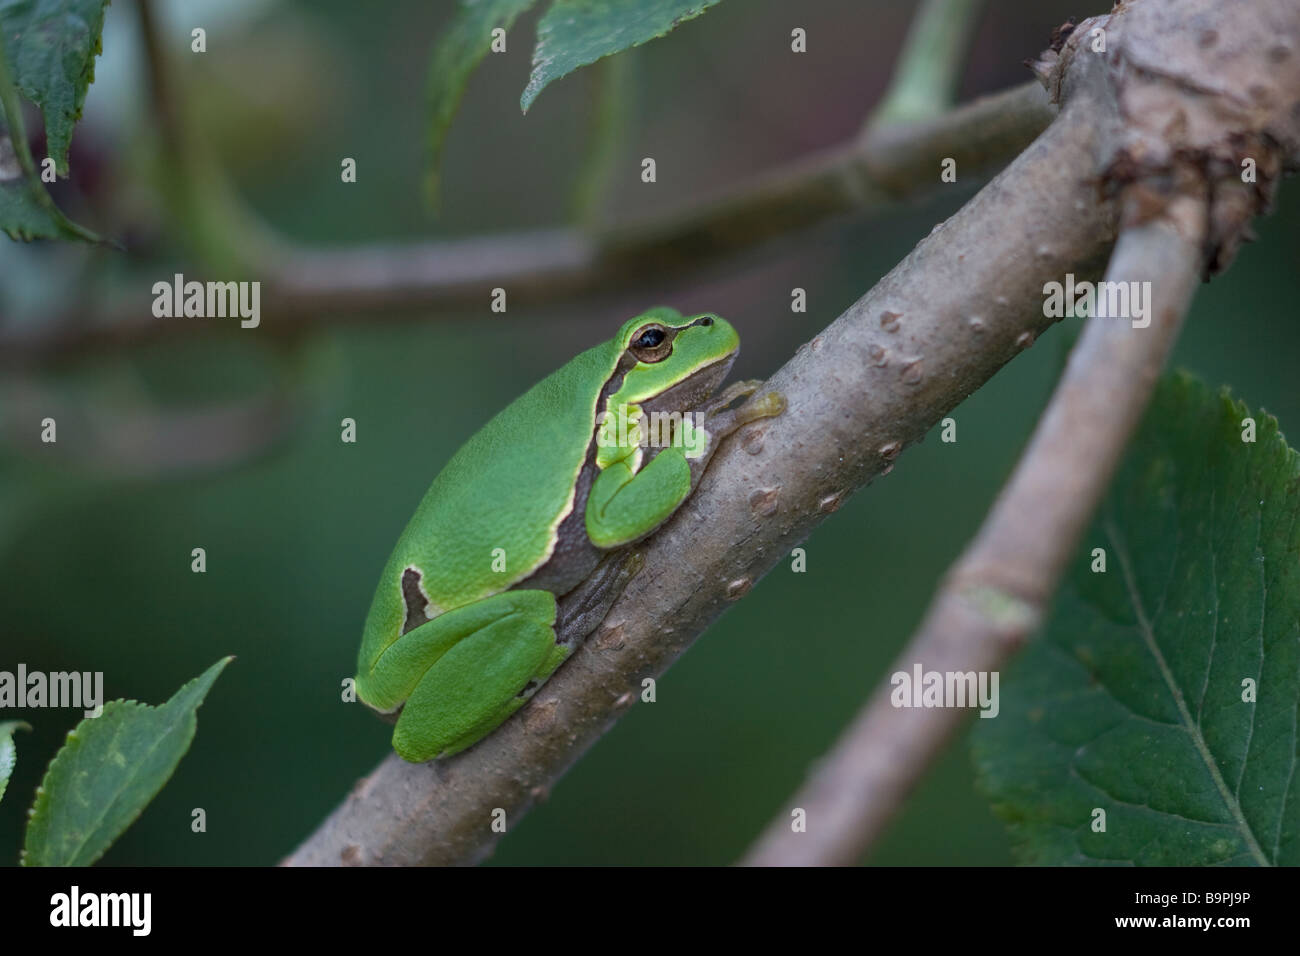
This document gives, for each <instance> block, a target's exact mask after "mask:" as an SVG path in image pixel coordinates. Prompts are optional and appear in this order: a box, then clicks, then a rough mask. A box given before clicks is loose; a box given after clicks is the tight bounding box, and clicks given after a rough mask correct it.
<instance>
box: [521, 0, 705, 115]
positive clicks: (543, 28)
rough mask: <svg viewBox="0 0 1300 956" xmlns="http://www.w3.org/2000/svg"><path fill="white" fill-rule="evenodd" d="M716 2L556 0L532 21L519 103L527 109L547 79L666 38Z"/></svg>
mask: <svg viewBox="0 0 1300 956" xmlns="http://www.w3.org/2000/svg"><path fill="white" fill-rule="evenodd" d="M717 2H718V0H555V3H553V4H552V5H551V8H550V9H549V10H547V11H546V15H545V16H543V17H542V20H541V22H540V23H539V24H538V25H537V46H536V47H535V48H534V49H533V72H532V75H531V76H530V77H529V78H528V85H527V86H526V87H524V93H523V96H521V97H520V99H519V105H520V107H521V108H522V109H523V110H524V112H528V107H530V106H532V104H533V100H535V99H537V94H539V93H541V92H542V90H543V89H545V88H546V85H547V84H548V83H551V82H552V81H554V80H558V79H559V78H560V77H562V76H567V75H568V74H570V73H572V72H573V71H574V70H576V69H578V68H579V67H582V66H587V65H588V64H590V63H595V62H596V61H597V60H599V59H600V58H601V57H605V56H609V55H610V54H611V53H618V52H619V51H621V50H627V49H630V48H631V47H634V46H640V45H641V44H642V43H648V42H649V41H651V40H654V39H657V38H658V37H662V36H666V35H667V34H668V33H669V32H671V31H672V29H673V28H674V27H676V26H677V25H678V24H679V23H684V22H685V21H687V20H691V19H694V18H695V17H698V16H699V15H700V14H701V13H703V12H704V11H705V10H707V9H708V8H709V7H711V6H713V5H714V4H715V3H717Z"/></svg>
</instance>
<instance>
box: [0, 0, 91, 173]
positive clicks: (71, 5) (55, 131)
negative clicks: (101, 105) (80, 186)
mask: <svg viewBox="0 0 1300 956" xmlns="http://www.w3.org/2000/svg"><path fill="white" fill-rule="evenodd" d="M107 8H108V0H0V31H2V32H3V34H4V41H5V46H6V49H7V50H8V54H9V64H10V67H11V69H12V72H13V79H14V83H15V84H16V85H17V87H18V89H19V90H20V91H21V92H22V94H23V95H24V96H26V97H27V98H28V99H29V100H31V101H32V102H33V103H35V104H36V105H37V106H39V107H40V108H41V114H42V115H43V116H44V117H45V140H46V144H47V153H48V155H49V156H51V157H53V159H54V164H55V167H56V168H57V169H58V171H59V175H61V176H66V175H67V174H68V143H69V142H70V141H71V140H72V127H73V126H74V125H76V122H77V120H79V119H81V107H82V104H84V103H85V101H86V90H87V88H88V87H89V86H90V84H91V82H92V81H93V80H94V79H95V57H97V56H98V55H99V52H100V50H101V49H102V44H101V34H102V33H103V32H104V12H105V10H106V9H107Z"/></svg>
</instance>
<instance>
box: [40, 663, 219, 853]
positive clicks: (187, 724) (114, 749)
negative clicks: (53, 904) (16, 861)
mask: <svg viewBox="0 0 1300 956" xmlns="http://www.w3.org/2000/svg"><path fill="white" fill-rule="evenodd" d="M232 660H233V658H230V657H226V658H223V659H221V660H219V661H217V662H216V663H215V664H213V665H212V666H211V667H209V668H208V669H207V670H206V671H204V672H203V673H202V674H201V675H200V676H199V677H196V678H195V679H194V680H192V681H190V682H189V683H188V684H186V685H185V686H184V687H182V688H181V689H180V690H178V691H177V692H176V693H175V694H173V695H172V698H171V699H170V700H169V701H167V703H165V704H163V705H162V706H161V707H150V706H148V705H147V704H140V703H137V702H136V701H133V700H115V701H110V702H109V703H108V704H106V705H104V712H103V713H102V714H100V715H99V716H98V717H93V718H86V719H85V720H83V721H82V722H81V723H79V724H77V726H76V727H75V728H74V729H73V730H72V732H71V733H69V734H68V739H67V742H66V743H65V744H64V745H63V748H62V749H61V750H60V751H59V752H58V753H57V754H55V756H54V760H53V761H51V762H50V768H49V769H48V770H47V771H46V772H45V779H44V780H42V781H41V786H40V788H39V789H38V790H37V791H36V803H35V804H34V805H33V806H32V812H31V817H30V819H29V820H28V823H27V838H26V843H25V845H24V847H23V860H22V862H23V865H24V866H89V865H90V864H91V863H94V862H95V861H96V860H97V859H99V858H100V857H101V856H103V855H104V851H105V850H107V849H108V848H109V846H111V845H112V843H113V841H114V840H116V839H117V838H118V837H119V836H121V835H122V833H123V832H124V831H125V830H126V828H127V827H129V826H130V825H131V824H132V823H134V822H135V820H136V818H137V817H139V816H140V813H141V812H142V811H143V810H144V808H145V807H146V806H147V805H148V804H149V801H150V800H152V799H153V798H154V797H155V796H157V794H158V791H160V790H161V789H162V788H163V785H164V784H165V783H166V782H167V781H168V780H169V779H170V778H171V775H172V772H173V771H174V770H175V769H176V765H177V764H179V763H180V761H181V758H182V757H183V756H185V752H186V751H187V750H189V748H190V742H191V741H193V739H194V730H195V727H196V726H197V723H198V721H197V718H196V715H195V712H196V711H197V710H198V708H199V705H200V704H201V703H203V698H204V697H205V696H207V693H208V690H209V689H210V688H211V687H212V683H213V681H215V680H216V679H217V675H219V674H220V673H221V671H222V669H223V668H225V666H226V665H227V664H229V663H230V662H231V661H232Z"/></svg>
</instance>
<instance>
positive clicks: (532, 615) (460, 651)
mask: <svg viewBox="0 0 1300 956" xmlns="http://www.w3.org/2000/svg"><path fill="white" fill-rule="evenodd" d="M555 613H556V605H555V596H554V595H553V594H551V593H550V592H549V591H505V592H503V593H501V594H496V595H493V596H492V597H489V598H484V599H483V600H481V601H476V602H474V603H473V604H471V605H468V606H466V607H464V608H459V609H457V610H455V611H448V612H446V613H445V614H441V615H439V616H438V617H436V618H434V619H433V620H432V621H429V622H428V623H427V624H423V625H421V626H420V627H418V628H416V629H415V630H413V631H410V632H409V633H407V634H405V635H403V636H402V637H401V638H400V639H399V640H398V641H397V642H396V643H395V644H394V645H393V647H392V648H390V649H389V651H387V652H385V655H387V654H389V653H393V652H394V651H399V650H400V648H399V645H402V644H403V643H404V642H409V644H408V646H409V647H410V649H411V651H413V652H415V656H417V657H420V658H421V660H419V664H421V665H423V666H422V667H412V668H411V669H410V670H409V671H405V672H406V673H413V674H415V675H416V679H415V682H414V686H413V687H412V688H411V689H410V692H409V693H410V696H409V697H408V698H407V700H406V704H405V706H404V707H403V708H402V712H401V715H400V716H399V717H398V718H397V727H396V728H395V729H394V730H393V749H394V750H396V751H397V752H398V754H400V755H401V756H402V757H403V758H404V759H406V760H410V761H412V762H420V761H424V760H430V759H432V758H434V757H445V756H450V755H451V754H454V753H456V752H458V751H461V750H464V749H465V748H466V747H469V746H470V745H471V744H474V743H476V742H478V741H479V740H482V739H483V738H484V737H486V736H487V735H488V734H490V733H491V732H492V731H493V730H495V729H496V728H497V727H498V726H500V725H501V724H502V723H503V722H504V721H505V719H506V718H507V717H509V716H510V715H511V714H512V713H514V712H515V711H516V710H518V709H519V708H520V707H521V706H523V704H524V703H525V701H526V700H527V699H528V698H527V697H525V696H520V694H521V692H522V691H523V690H524V688H525V687H527V686H528V685H529V684H530V682H532V681H537V682H539V683H540V682H541V681H544V680H545V679H546V678H547V677H549V676H550V675H551V673H552V672H554V670H555V668H557V667H559V666H560V664H561V663H562V662H563V660H564V658H565V657H567V656H568V648H566V647H561V646H559V645H557V644H556V642H555V631H554V629H553V627H552V625H553V624H554V621H555ZM462 618H463V619H462ZM435 628H437V629H438V630H439V631H440V632H442V633H438V634H435V633H427V634H426V633H422V632H425V631H426V629H435ZM435 648H440V649H441V653H438V654H437V656H436V657H434V654H433V653H432V652H433V651H434V649H435ZM421 652H422V653H421ZM431 657H432V658H433V659H432V660H429V658H431ZM530 696H531V695H530Z"/></svg>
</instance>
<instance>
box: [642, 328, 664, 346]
mask: <svg viewBox="0 0 1300 956" xmlns="http://www.w3.org/2000/svg"><path fill="white" fill-rule="evenodd" d="M663 340H664V332H663V329H646V330H645V331H644V332H642V333H641V337H640V338H639V339H637V340H636V344H637V348H642V349H652V348H654V347H655V346H656V345H658V344H659V343H660V342H662V341H663Z"/></svg>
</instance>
